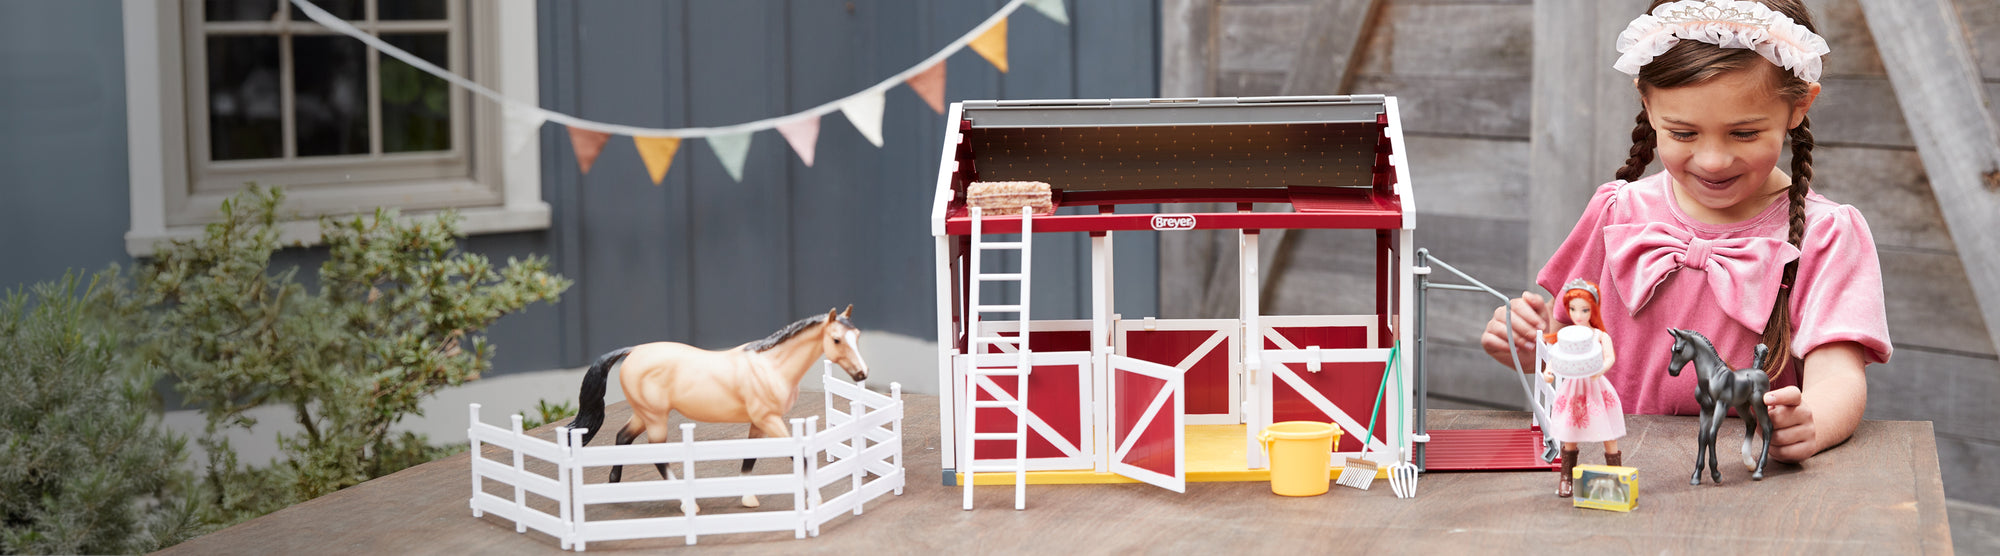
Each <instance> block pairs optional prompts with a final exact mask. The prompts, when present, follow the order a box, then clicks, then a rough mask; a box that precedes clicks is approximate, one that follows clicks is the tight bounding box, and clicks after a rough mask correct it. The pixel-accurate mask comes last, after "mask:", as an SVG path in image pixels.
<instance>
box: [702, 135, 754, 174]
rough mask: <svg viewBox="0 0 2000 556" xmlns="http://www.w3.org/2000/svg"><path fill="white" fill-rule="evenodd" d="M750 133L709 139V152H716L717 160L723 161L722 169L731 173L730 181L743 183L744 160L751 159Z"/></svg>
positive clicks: (715, 136) (713, 136)
mask: <svg viewBox="0 0 2000 556" xmlns="http://www.w3.org/2000/svg"><path fill="white" fill-rule="evenodd" d="M751 137H752V136H751V135H750V132H748V131H745V132H742V133H732V134H729V135H711V136H709V137H708V148H709V150H713V151H715V158H716V159H717V160H721V161H722V169H723V170H728V171H729V179H733V180H736V183H743V160H744V159H746V158H749V157H750V139H751Z"/></svg>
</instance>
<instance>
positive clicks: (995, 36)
mask: <svg viewBox="0 0 2000 556" xmlns="http://www.w3.org/2000/svg"><path fill="white" fill-rule="evenodd" d="M969 46H971V47H972V51H973V52H978V53H979V55H980V56H985V57H986V61H988V62H992V63H993V66H994V67H997V68H1000V73H1007V20H1005V19H1002V20H1000V22H999V23H996V24H994V25H993V28H991V29H987V30H986V32H984V33H980V34H979V38H976V39H972V43H971V44H970V45H969Z"/></svg>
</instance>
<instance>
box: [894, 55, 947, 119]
mask: <svg viewBox="0 0 2000 556" xmlns="http://www.w3.org/2000/svg"><path fill="white" fill-rule="evenodd" d="M903 83H905V84H908V85H909V86H910V90H912V91H916V92H917V96H918V97H921V98H923V99H924V104H929V105H931V111H932V112H937V113H939V114H943V113H944V62H938V63H937V65H934V66H931V69H927V70H924V71H922V72H919V73H917V74H916V75H912V76H910V79H909V80H908V81H904V82H903Z"/></svg>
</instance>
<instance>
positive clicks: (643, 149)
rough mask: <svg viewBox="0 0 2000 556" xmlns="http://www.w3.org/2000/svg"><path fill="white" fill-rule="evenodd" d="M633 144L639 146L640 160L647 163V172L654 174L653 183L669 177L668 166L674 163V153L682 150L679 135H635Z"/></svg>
mask: <svg viewBox="0 0 2000 556" xmlns="http://www.w3.org/2000/svg"><path fill="white" fill-rule="evenodd" d="M632 146H635V147H638V148H639V160H640V161H641V162H645V163H646V174H647V175H649V176H652V178H653V185H659V184H660V181H661V180H665V179H667V168H668V167H670V166H673V165H674V153H675V152H677V151H680V150H681V138H679V137H633V138H632Z"/></svg>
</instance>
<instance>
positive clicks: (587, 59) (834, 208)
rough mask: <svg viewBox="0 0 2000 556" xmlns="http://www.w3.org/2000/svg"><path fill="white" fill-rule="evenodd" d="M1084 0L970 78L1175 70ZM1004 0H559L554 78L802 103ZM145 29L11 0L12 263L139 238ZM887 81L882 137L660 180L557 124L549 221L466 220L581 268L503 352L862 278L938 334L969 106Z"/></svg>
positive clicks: (882, 67)
mask: <svg viewBox="0 0 2000 556" xmlns="http://www.w3.org/2000/svg"><path fill="white" fill-rule="evenodd" d="M1070 4H1071V5H1070V8H1071V25H1069V26H1063V25H1059V24H1056V23H1055V22H1053V21H1050V20H1049V19H1048V18H1046V17H1043V16H1042V15H1041V14H1039V13H1037V12H1035V11H1034V10H1032V9H1023V10H1021V11H1019V12H1017V13H1016V14H1015V15H1014V17H1013V18H1012V19H1011V20H1010V30H1009V31H1010V33H1009V35H1010V47H1011V54H1010V59H1011V61H1012V70H1013V74H1011V75H1003V74H1001V73H1000V72H999V71H997V70H996V69H994V68H993V66H992V65H991V64H988V63H987V62H986V61H985V60H984V59H981V58H980V57H979V56H978V55H977V54H975V53H973V52H971V51H970V50H966V51H964V52H962V53H960V54H958V55H956V56H954V57H953V58H952V59H951V60H950V62H949V64H950V65H949V66H948V70H947V71H948V83H949V85H948V88H947V91H946V96H947V99H948V100H964V99H993V98H1003V99H1017V98H1073V97H1097V98H1103V97H1144V96H1153V95H1154V94H1155V91H1156V90H1157V86H1156V82H1157V78H1156V77H1155V75H1156V71H1155V70H1154V68H1155V67H1157V63H1156V62H1155V60H1156V59H1157V55H1156V53H1155V50H1156V48H1157V46H1156V45H1157V42H1158V41H1157V39H1156V31H1155V29H1157V24H1156V22H1155V15H1154V13H1155V11H1156V10H1155V8H1154V6H1153V4H1152V3H1151V2H1148V1H1145V0H1092V1H1090V2H1071V3H1070ZM1001 5H1003V2H1000V1H998V0H982V1H979V2H919V1H915V0H894V1H856V2H829V1H795V2H779V1H762V0H759V1H744V2H725V1H692V2H681V1H659V0H625V1H592V2H576V1H569V0H541V1H540V2H539V4H538V8H537V10H538V11H537V13H538V16H539V17H538V19H539V21H538V23H539V33H540V35H539V37H537V39H538V41H539V46H540V53H541V55H540V64H541V99H542V104H543V106H544V107H547V108H550V109H554V110H558V111H561V112H565V113H569V114H576V115H580V116H583V117H586V118H591V119H597V120H603V121H612V122H618V123H626V124H633V125H642V126H659V127H681V126H704V125H726V124H732V123H737V122H743V121H749V120H756V119H761V118H766V117H771V116H777V115H782V114H787V113H791V112H794V111H797V110H800V109H804V108H808V107H812V106H816V105H818V104H821V103H823V102H826V101H828V100H832V99H835V98H839V97H842V96H845V95H847V94H849V93H852V92H854V91H857V90H860V89H862V88H863V87H866V86H868V85H871V84H874V83H875V82H877V81H878V80H880V79H882V78H884V77H886V76H889V75H892V74H895V73H897V72H899V71H901V70H903V69H904V68H907V67H909V66H910V65H912V64H915V63H916V62H918V61H919V60H922V59H924V58H925V57H927V56H929V55H930V54H932V53H934V52H936V50H937V49H938V48H941V47H943V46H944V44H945V43H947V42H949V41H951V40H953V39H955V38H957V37H958V36H959V35H960V34H962V33H964V32H965V31H967V30H969V29H971V28H972V26H974V25H976V24H978V22H980V21H981V20H983V19H985V18H986V17H987V16H989V15H991V14H992V13H993V11H994V10H996V9H998V8H999V7H1000V6H1001ZM122 33H123V23H122V9H121V6H120V3H119V2H116V1H112V0H91V1H78V2H0V83H6V85H5V86H0V261H6V263H5V264H0V287H13V286H15V285H18V284H25V283H34V282H40V281H47V280H51V279H54V278H57V277H60V276H61V275H62V274H63V272H64V271H65V270H66V269H83V270H87V271H94V270H98V269H102V268H105V267H106V266H108V265H110V264H114V263H116V264H121V265H130V264H131V262H132V259H131V258H130V257H128V256H127V255H125V252H124V244H123V237H124V233H125V231H126V230H127V229H129V228H130V207H129V203H130V201H129V199H130V193H129V186H128V185H127V164H126V156H127V152H126V131H125V116H126V111H125V95H124V75H125V74H124V50H123V48H124V45H123V44H122V43H121V42H120V41H119V40H118V39H117V38H118V37H120V36H122ZM887 100H888V105H887V107H886V115H885V118H884V122H883V136H884V139H885V142H886V145H885V146H884V147H882V148H877V147H875V146H874V145H872V144H869V143H868V142H867V140H866V139H864V138H862V137H861V135H860V134H859V133H858V132H856V131H855V130H854V128H853V127H852V126H851V125H849V124H848V122H847V120H846V118H845V117H843V116H841V115H839V114H838V113H836V114H830V115H828V116H827V117H826V118H825V119H824V120H823V121H822V127H821V134H820V141H819V149H818V153H819V156H818V160H817V164H816V166H815V167H810V168H809V167H806V166H805V165H804V164H802V163H801V162H800V161H799V159H798V158H797V157H796V156H795V155H793V154H792V151H791V148H790V147H789V146H788V145H786V144H785V142H784V140H783V139H782V138H781V137H780V136H779V135H778V134H776V133H773V132H768V131H767V132H759V133H758V134H757V135H756V138H755V140H754V142H753V145H752V148H751V150H750V155H749V161H748V163H747V164H746V165H745V170H744V177H743V178H744V179H743V182H742V183H740V184H739V183H735V182H733V181H731V180H730V179H729V177H728V175H727V174H726V173H724V171H723V169H722V167H721V165H720V163H718V162H717V161H716V159H715V156H714V154H713V152H711V151H710V150H709V148H708V146H707V145H706V144H705V143H703V142H701V141H688V142H686V143H683V145H682V148H681V152H680V154H679V155H678V156H677V157H676V159H675V161H674V165H673V168H672V170H671V171H670V172H669V173H668V175H667V181H666V182H665V184H664V185H662V186H659V187H655V186H653V185H652V184H651V183H650V181H649V180H648V179H647V177H646V172H645V169H644V167H643V166H642V165H641V163H640V161H639V159H638V156H637V154H636V152H635V151H634V149H633V147H632V143H631V139H630V138H627V137H614V138H613V139H612V140H611V142H610V143H609V144H608V145H606V147H605V152H604V154H603V156H602V157H601V158H599V159H598V161H597V163H596V166H595V168H594V169H593V172H592V173H591V174H590V175H588V176H584V175H581V174H579V173H578V172H577V165H576V160H575V157H574V156H573V155H572V154H571V151H570V146H569V141H568V138H567V134H566V133H565V131H564V130H563V128H562V127H561V126H556V125H549V126H546V127H545V128H544V129H543V133H542V143H541V153H542V168H543V175H542V188H543V199H545V200H546V201H548V202H549V203H550V205H551V206H552V208H553V210H554V215H553V225H552V226H551V228H550V229H548V230H545V231H539V232H527V233H510V234H490V235H479V236H474V237H470V238H467V239H466V240H464V241H463V242H462V245H463V246H464V247H465V248H466V249H468V250H470V251H473V252H477V253H482V254H485V255H487V256H490V257H492V258H493V259H495V260H498V261H504V260H506V258H507V257H509V256H516V257H519V256H526V255H529V254H543V255H547V256H549V257H550V258H551V260H552V263H553V265H554V267H555V270H556V271H557V272H559V273H561V274H563V275H564V276H567V277H570V278H572V279H574V280H576V286H575V287H573V288H572V289H571V290H570V291H569V292H567V293H566V294H565V295H564V296H563V298H562V300H561V302H560V303H558V304H556V305H553V306H549V305H538V306H535V307H532V308H530V309H529V310H527V311H525V312H523V313H521V314H518V315H514V316H510V317H507V318H505V319H502V320H501V321H500V322H499V323H497V324H496V325H495V326H494V327H493V328H492V329H491V330H490V331H489V337H490V339H491V340H492V342H493V344H494V345H495V346H496V347H497V350H498V355H497V359H496V361H495V364H494V367H495V368H494V372H493V373H492V374H506V373H510V372H519V371H531V370H541V369H549V368H556V367H573V366H579V365H583V364H586V363H588V362H589V360H590V358H592V357H594V356H595V355H596V354H598V353H600V352H603V351H606V350H609V349H612V348H615V347H618V346H623V345H629V344H633V343H639V342H646V341H654V340H678V341H685V342H690V343H693V344H696V345H701V346H706V347H726V346H730V345H734V344H737V343H741V342H744V341H748V340H751V339H755V338H759V337H762V336H764V335H765V334H768V333H770V332H771V331H772V330H775V329H777V328H778V327H780V326H783V325H784V324H785V323H789V322H791V321H793V320H796V319H798V318H800V317H803V316H807V315H810V314H812V313H813V312H816V311H824V310H826V309H827V308H830V307H835V306H842V307H844V306H846V305H847V304H850V303H852V304H854V305H855V315H856V320H857V322H858V323H859V324H860V325H861V326H862V327H864V328H866V329H869V330H880V331H888V332H893V333H898V334H904V335H909V336H914V337H917V338H928V337H930V336H931V335H932V334H933V333H934V331H935V321H934V319H935V318H936V317H935V312H934V310H933V305H934V302H933V294H932V291H931V290H932V275H931V272H932V271H931V269H932V265H933V262H932V243H931V237H930V225H929V216H930V209H929V207H930V202H931V189H932V187H933V185H934V184H935V183H936V169H937V167H938V158H937V157H938V154H939V151H940V143H939V142H940V141H941V140H942V135H943V133H942V132H943V126H944V125H945V124H944V120H943V117H941V116H939V115H937V114H935V113H933V112H931V111H930V109H929V108H928V107H927V106H926V105H925V104H924V103H923V101H922V100H920V99H918V98H917V96H916V95H915V94H914V93H912V92H911V91H910V90H909V89H908V88H907V87H896V88H893V89H891V90H890V91H889V92H888V98H887ZM496 135H497V134H496ZM1120 239H1121V242H1120V243H1119V249H1120V251H1119V258H1120V261H1121V266H1120V268H1119V270H1120V272H1119V273H1118V278H1119V285H1118V288H1119V290H1118V291H1119V292H1120V294H1121V304H1120V309H1121V310H1122V311H1124V312H1125V313H1126V314H1131V315H1141V316H1143V315H1151V314H1154V313H1155V308H1156V307H1157V306H1158V299H1157V297H1158V294H1157V291H1158V288H1157V286H1156V282H1155V278H1154V277H1155V272H1154V271H1153V268H1154V267H1155V266H1156V261H1157V258H1158V256H1157V252H1156V250H1157V248H1156V240H1155V239H1154V238H1153V237H1152V235H1151V234H1135V235H1132V236H1131V237H1129V238H1128V237H1126V236H1123V235H1121V236H1120ZM1038 245H1039V246H1041V247H1042V250H1041V251H1040V253H1039V254H1038V255H1037V262H1036V264H1037V268H1038V269H1040V272H1038V273H1037V274H1038V280H1039V282H1038V284H1037V286H1036V288H1037V298H1038V299H1039V300H1040V301H1038V302H1037V310H1038V313H1040V315H1041V316H1044V317H1048V318H1060V317H1064V316H1076V315H1081V314H1085V313H1084V310H1083V309H1084V302H1085V299H1084V296H1085V295H1086V292H1087V291H1088V288H1087V287H1086V286H1087V285H1088V283H1089V282H1088V266H1087V264H1086V262H1087V259H1086V257H1087V254H1088V253H1087V249H1086V248H1085V247H1084V246H1085V245H1087V244H1086V243H1085V240H1084V239H1083V238H1081V237H1058V236H1049V237H1044V238H1038ZM323 257H324V252H323V250H318V249H299V250H291V251H288V252H286V253H282V254H281V255H280V256H279V257H278V261H279V263H278V264H296V265H303V266H305V267H307V268H309V269H310V268H311V267H313V266H316V265H317V264H318V262H319V261H320V260H322V259H323ZM306 274H310V272H308V273H306Z"/></svg>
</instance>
